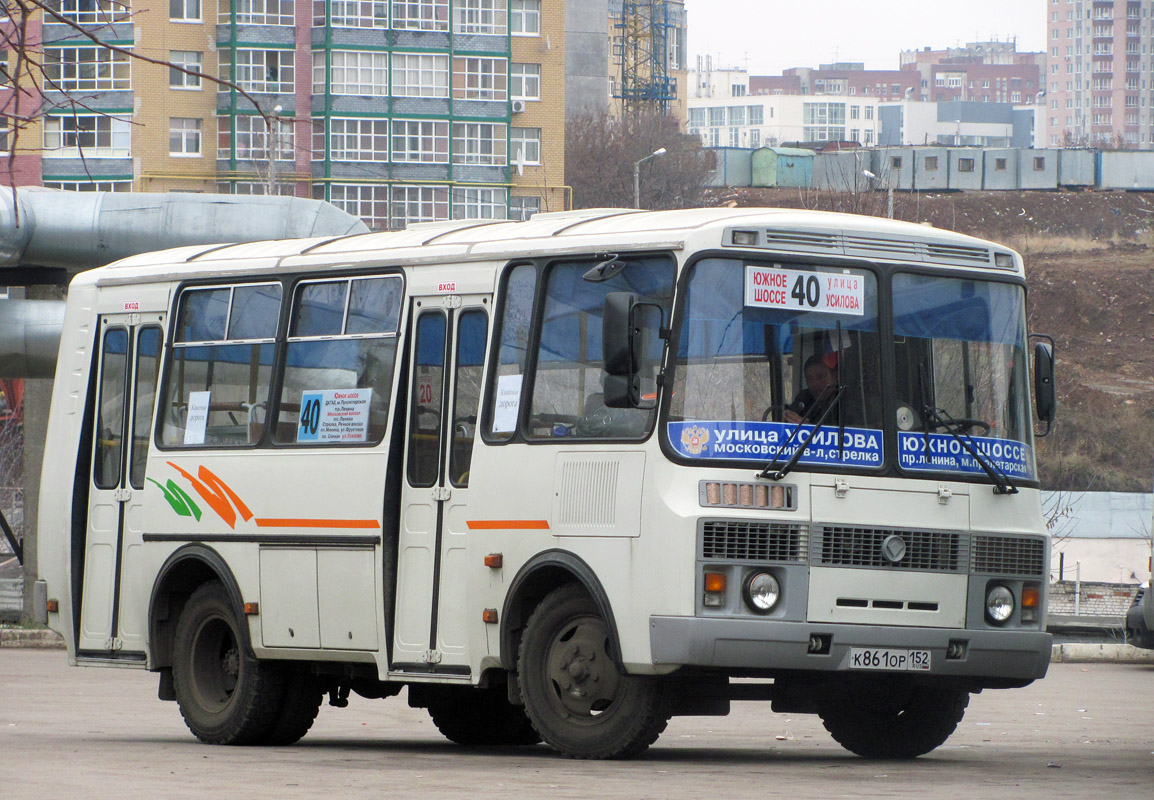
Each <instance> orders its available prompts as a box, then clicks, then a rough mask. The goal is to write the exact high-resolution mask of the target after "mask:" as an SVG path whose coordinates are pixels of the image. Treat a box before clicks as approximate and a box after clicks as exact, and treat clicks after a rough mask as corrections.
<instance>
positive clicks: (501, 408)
mask: <svg viewBox="0 0 1154 800" xmlns="http://www.w3.org/2000/svg"><path fill="white" fill-rule="evenodd" d="M536 294H537V268H536V267H535V266H533V265H532V264H521V265H519V266H516V267H514V268H513V269H511V270H510V271H509V272H508V273H506V276H505V286H504V293H503V300H502V307H501V316H500V320H499V323H498V324H499V325H500V334H499V338H498V340H497V343H496V347H497V354H496V356H497V357H496V358H495V359H494V361H495V362H496V367H495V372H494V375H493V382H492V388H491V389H490V390H489V393H488V394H489V397H488V402H487V405H486V409H485V438H486V439H488V440H490V441H506V440H508V439H511V438H513V434H514V433H516V431H517V417H518V416H519V411H520V404H521V386H522V383H523V382H524V381H523V378H524V376H525V369H526V364H527V361H528V355H529V326H530V325H531V324H532V322H533V301H534V298H535V297H536Z"/></svg>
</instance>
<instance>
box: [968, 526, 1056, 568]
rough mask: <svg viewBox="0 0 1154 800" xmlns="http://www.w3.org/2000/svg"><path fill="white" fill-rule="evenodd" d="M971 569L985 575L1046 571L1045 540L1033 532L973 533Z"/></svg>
mask: <svg viewBox="0 0 1154 800" xmlns="http://www.w3.org/2000/svg"><path fill="white" fill-rule="evenodd" d="M971 571H973V572H976V573H982V574H985V575H1028V576H1030V577H1033V578H1041V577H1044V576H1045V574H1046V542H1045V540H1043V539H1039V538H1036V537H1033V536H984V535H976V536H974V549H973V563H972V564H971Z"/></svg>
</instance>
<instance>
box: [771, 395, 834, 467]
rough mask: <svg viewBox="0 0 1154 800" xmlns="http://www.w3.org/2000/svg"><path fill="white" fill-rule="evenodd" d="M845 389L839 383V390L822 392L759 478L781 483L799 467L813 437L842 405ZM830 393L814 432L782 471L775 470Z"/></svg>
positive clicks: (794, 453)
mask: <svg viewBox="0 0 1154 800" xmlns="http://www.w3.org/2000/svg"><path fill="white" fill-rule="evenodd" d="M844 389H845V386H844V385H843V384H842V383H840V382H839V383H838V385H837V388H834V387H832V386H826V387H825V388H824V389H822V390H821V393H820V394H818V396H817V398H816V399H815V400H814V401H813V405H811V406H810V407H809V408H807V409H806V410H805V413H804V414H802V416H801V421H800V422H798V423H797V425H795V426H794V428H793V433H791V434H790V435H789V438H788V439H786V440H785V441H784V442H783V443H782V444H781V446H779V447H778V448H777V452H775V453H774V454H773V459H772V460H771V461H770V462H769V463H768V464H766V466H765V469H763V470H762V471H761V472H759V473H757V477H759V478H769V479H770V480H771V481H780V480H781V479H782V478H784V477H785V476H786V475H788V474H789V472H790V470H792V469H793V468H794V467H795V466H797V462H798V461H799V460H800V459H801V457H802V456H803V455H805V451H806V450H807V449H808V448H809V443H810V442H812V441H813V437H815V436H817V432H818V431H820V430H821V429H822V426H823V425H825V421H826V420H827V419H829V415H830V414H832V413H833V410H834V409H835V408H837V407H838V404H839V403H841V393H842V390H844ZM830 392H832V393H833V396H832V397H830V399H829V404H828V405H826V407H825V411H823V412H822V413H821V416H820V417H818V420H817V422H815V423H814V426H813V430H812V431H810V432H809V436H807V437H806V439H805V441H804V442H802V444H801V446H800V447H798V448H797V450H795V451H794V452H793V455H792V456H790V459H789V461H787V462H785V466H783V467H782V468H781V469H778V470H775V469H774V467H775V466H777V460H778V459H779V458H781V454H782V452H784V451H785V450H786V449H787V448H788V447H789V446H790V445H791V444H793V442H794V440H796V439H797V436H798V434H799V433H801V429H802V427H803V426H804V425H806V424H808V423H809V417H810V414H812V413H813V410H814V409H815V408H818V407H819V406H821V400H822V398H824V397H825V396H826V395H827V394H829V393H830Z"/></svg>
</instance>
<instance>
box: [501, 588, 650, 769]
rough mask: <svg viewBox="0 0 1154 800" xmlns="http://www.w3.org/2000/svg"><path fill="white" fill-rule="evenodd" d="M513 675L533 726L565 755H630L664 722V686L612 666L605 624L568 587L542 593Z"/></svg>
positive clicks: (584, 599)
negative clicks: (517, 682) (518, 684)
mask: <svg viewBox="0 0 1154 800" xmlns="http://www.w3.org/2000/svg"><path fill="white" fill-rule="evenodd" d="M517 673H518V680H519V682H520V685H521V700H522V702H523V703H524V704H525V712H526V713H527V714H528V716H529V719H530V721H531V722H532V723H533V727H534V728H535V729H536V730H537V733H539V734H540V735H541V738H542V739H543V740H544V741H545V742H546V743H547V744H548V745H549V746H550V747H552V748H553V749H555V750H557V751H558V752H559V753H561V754H562V755H564V756H568V757H569V758H628V757H629V756H634V755H637V754H638V753H640V752H642V751H643V750H645V749H646V748H647V747H649V745H651V744H653V742H655V741H657V737H658V736H660V735H661V732H662V731H663V730H665V726H666V724H667V723H668V722H669V717H670V710H671V699H670V689H669V683H668V682H667V681H664V680H661V679H660V678H651V677H643V676H637V675H626V674H624V673H622V672H621V671H620V670H619V669H618V668H617V664H616V661H615V660H614V657H613V645H612V638H611V636H610V635H609V629H608V626H606V624H605V620H604V619H602V617H601V614H600V612H599V611H598V609H597V604H596V603H594V602H593V599H592V598H590V597H589V595H588V593H586V592H585V591H584V589H582V588H581V587H580V586H577V585H575V584H571V585H569V586H563V587H561V588H559V589H556V590H555V591H553V592H552V593H551V594H549V595H548V596H546V597H545V599H544V600H542V601H541V603H540V605H538V606H537V608H536V610H535V611H534V612H533V615H532V616H531V617H530V618H529V621H528V623H527V624H526V626H525V634H524V636H523V638H522V639H521V649H520V652H519V654H518V659H517Z"/></svg>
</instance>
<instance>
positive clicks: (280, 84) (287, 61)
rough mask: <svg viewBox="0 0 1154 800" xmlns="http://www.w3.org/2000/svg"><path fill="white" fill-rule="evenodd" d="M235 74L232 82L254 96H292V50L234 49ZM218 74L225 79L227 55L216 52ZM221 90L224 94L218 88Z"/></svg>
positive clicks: (227, 73)
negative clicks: (218, 66)
mask: <svg viewBox="0 0 1154 800" xmlns="http://www.w3.org/2000/svg"><path fill="white" fill-rule="evenodd" d="M235 53H236V74H235V76H233V78H232V79H233V80H234V81H235V82H236V85H237V86H239V87H240V88H241V89H244V90H245V91H246V92H253V93H255V94H292V93H293V91H294V87H295V82H294V72H295V69H296V67H295V63H294V58H295V53H294V52H293V51H292V50H263V49H249V48H238V49H237V50H236V51H235ZM220 59H221V70H220V71H221V75H222V77H223V78H224V79H225V80H229V73H230V72H231V71H232V70H231V68H230V56H229V51H228V50H221V51H220ZM221 91H224V89H223V88H222V89H221Z"/></svg>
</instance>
